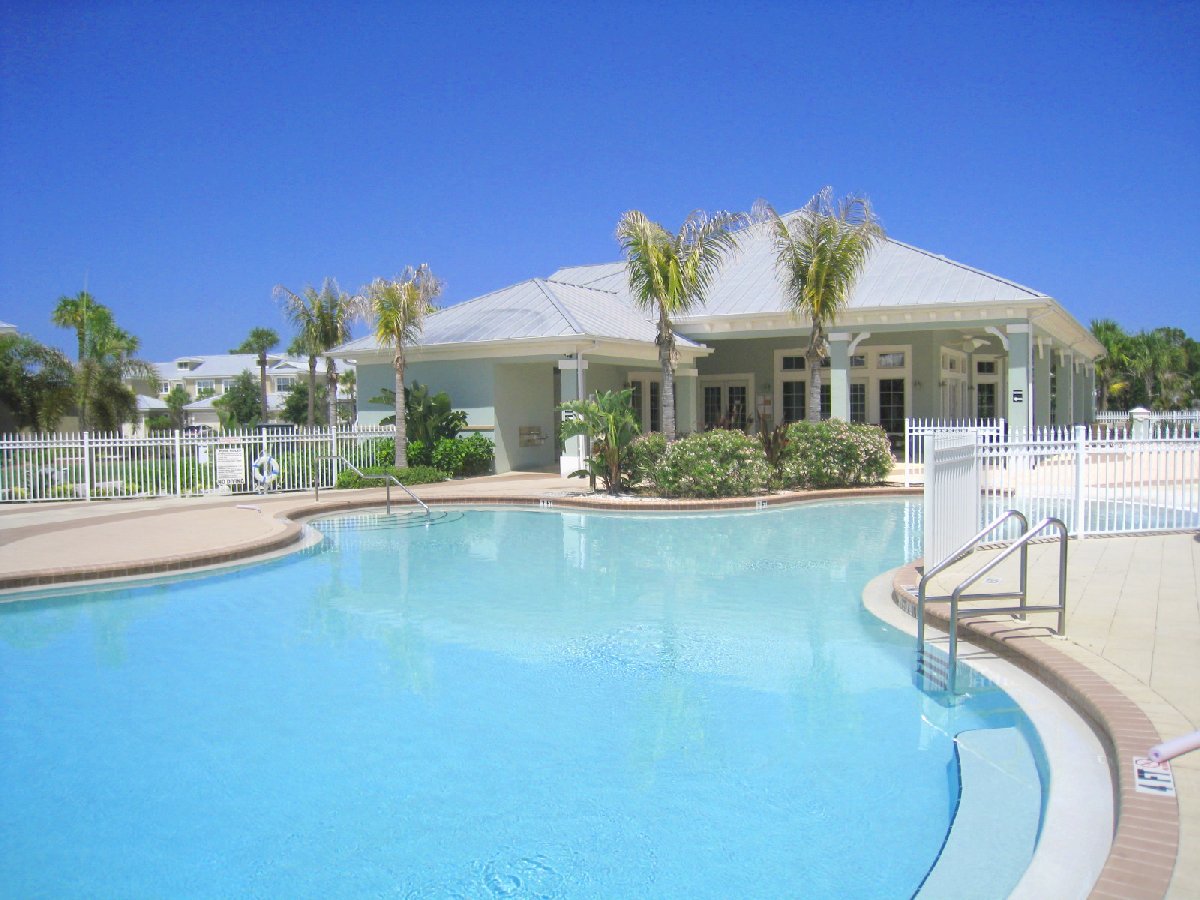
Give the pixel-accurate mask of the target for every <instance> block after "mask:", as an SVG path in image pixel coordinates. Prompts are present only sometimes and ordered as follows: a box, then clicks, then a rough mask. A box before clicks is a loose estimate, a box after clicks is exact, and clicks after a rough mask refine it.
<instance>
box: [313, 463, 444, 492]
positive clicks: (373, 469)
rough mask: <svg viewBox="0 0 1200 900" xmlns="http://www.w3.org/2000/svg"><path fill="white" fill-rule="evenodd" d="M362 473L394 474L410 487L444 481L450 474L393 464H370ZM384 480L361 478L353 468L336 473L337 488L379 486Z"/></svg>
mask: <svg viewBox="0 0 1200 900" xmlns="http://www.w3.org/2000/svg"><path fill="white" fill-rule="evenodd" d="M363 474H364V475H394V476H396V478H398V479H399V480H400V483H401V484H403V485H405V486H407V487H411V486H412V485H414V484H433V483H435V482H438V481H445V480H446V479H447V478H449V477H450V476H449V475H447V474H446V473H445V472H443V471H441V470H440V469H434V468H431V467H429V466H409V467H408V468H407V469H397V468H396V467H395V466H370V467H368V468H366V469H363ZM383 484H384V482H382V481H380V480H379V479H376V478H371V479H363V478H359V477H358V473H357V472H355V471H354V470H353V469H344V470H342V471H341V472H339V473H338V479H337V484H336V485H335V487H338V488H364V487H381V486H382V485H383Z"/></svg>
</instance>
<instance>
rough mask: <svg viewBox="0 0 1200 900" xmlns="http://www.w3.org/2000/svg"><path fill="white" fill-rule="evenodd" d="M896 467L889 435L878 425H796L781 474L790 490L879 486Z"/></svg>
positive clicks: (838, 422)
mask: <svg viewBox="0 0 1200 900" xmlns="http://www.w3.org/2000/svg"><path fill="white" fill-rule="evenodd" d="M894 464H895V460H894V459H893V458H892V450H891V446H890V445H889V443H888V439H887V435H886V434H885V433H884V431H883V429H882V428H880V427H879V426H877V425H859V424H852V423H850V422H843V421H841V420H840V419H829V420H828V421H825V422H793V423H792V424H791V425H790V426H789V427H788V444H787V446H786V447H785V448H784V450H783V453H782V455H781V460H780V464H779V470H778V475H779V482H780V484H781V485H782V486H783V487H789V488H800V487H809V488H824V487H844V486H846V485H857V484H878V483H879V482H881V481H883V479H884V478H886V477H887V475H888V473H889V472H890V471H891V470H892V466H893V465H894Z"/></svg>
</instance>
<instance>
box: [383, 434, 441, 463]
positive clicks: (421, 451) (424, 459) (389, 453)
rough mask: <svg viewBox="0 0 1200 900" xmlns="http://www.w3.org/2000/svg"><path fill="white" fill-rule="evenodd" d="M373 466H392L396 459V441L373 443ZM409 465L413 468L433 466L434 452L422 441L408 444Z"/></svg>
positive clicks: (387, 440) (388, 439) (386, 440)
mask: <svg viewBox="0 0 1200 900" xmlns="http://www.w3.org/2000/svg"><path fill="white" fill-rule="evenodd" d="M371 458H372V460H373V462H372V465H376V466H390V465H391V464H392V460H394V459H395V458H396V439H395V438H381V439H380V440H378V441H372V443H371ZM408 463H409V465H412V466H432V465H433V451H432V450H431V449H430V448H429V447H427V446H426V445H425V444H424V443H422V442H421V441H409V442H408Z"/></svg>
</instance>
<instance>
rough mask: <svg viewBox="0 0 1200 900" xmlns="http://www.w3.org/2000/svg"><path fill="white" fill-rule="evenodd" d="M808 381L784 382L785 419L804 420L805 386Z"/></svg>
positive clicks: (788, 420) (792, 420)
mask: <svg viewBox="0 0 1200 900" xmlns="http://www.w3.org/2000/svg"><path fill="white" fill-rule="evenodd" d="M806 384H807V382H804V381H785V382H784V383H783V395H782V397H783V421H785V422H801V421H803V420H804V388H805V386H806Z"/></svg>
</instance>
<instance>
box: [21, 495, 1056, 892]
mask: <svg viewBox="0 0 1200 900" xmlns="http://www.w3.org/2000/svg"><path fill="white" fill-rule="evenodd" d="M437 515H438V519H437V521H435V522H433V523H432V524H429V525H426V524H424V522H423V521H422V520H421V519H419V518H416V517H413V516H411V515H408V514H405V515H400V516H395V517H387V516H383V515H363V514H359V515H353V516H346V517H342V518H339V519H330V520H325V521H322V522H318V523H316V524H315V527H316V528H318V529H319V530H320V531H321V532H323V534H324V536H325V540H324V541H323V542H322V543H321V544H320V545H318V546H317V547H315V548H314V549H312V550H310V551H306V552H303V553H299V554H294V555H292V556H289V557H286V558H283V559H280V560H277V561H273V562H269V563H262V564H259V565H254V566H249V567H245V568H242V569H238V570H235V571H232V572H228V573H225V574H218V575H210V576H204V577H191V578H178V579H171V580H164V581H162V582H160V583H156V584H152V585H147V586H140V587H126V588H119V589H113V590H107V591H92V592H86V593H79V594H73V595H62V596H54V597H46V598H41V599H30V600H23V601H21V602H19V603H11V604H5V605H0V682H2V683H3V685H4V692H5V697H4V703H3V706H2V708H0V783H2V784H3V786H4V790H3V798H2V799H0V838H2V840H3V844H4V846H5V852H4V854H3V856H2V858H0V884H4V885H6V886H7V888H6V890H11V891H12V892H13V893H14V894H17V895H28V894H55V895H72V894H74V895H84V894H86V895H90V896H95V895H98V894H100V895H105V894H107V895H113V896H117V895H120V896H130V895H151V894H152V895H165V894H177V893H184V894H189V895H196V894H202V895H212V896H218V895H219V896H230V895H244V894H260V895H273V896H284V895H287V896H312V895H326V896H329V895H336V896H359V895H364V894H367V895H372V894H398V895H400V896H409V897H425V896H429V897H445V896H466V897H475V896H479V897H494V896H584V897H593V896H594V897H615V896H687V897H704V896H713V897H719V896H724V897H727V896H741V897H750V896H780V895H782V894H794V895H805V896H839V897H851V896H859V897H898V896H910V895H911V894H912V893H913V892H914V891H915V890H917V888H918V887H919V886H920V885H921V884H922V882H923V880H924V879H925V877H926V875H927V873H928V872H929V869H930V867H931V865H932V864H933V863H934V861H935V859H936V858H937V857H938V854H939V852H940V851H941V848H942V845H943V843H944V841H945V839H946V834H947V829H948V827H949V824H950V821H951V817H952V815H953V812H954V808H955V804H956V802H957V798H958V791H959V784H958V774H957V773H958V767H957V765H956V757H955V752H956V751H955V745H954V740H953V739H954V737H955V736H956V735H958V734H961V733H964V732H975V731H998V730H1001V729H1012V728H1013V727H1014V726H1018V728H1017V730H1018V731H1019V732H1022V733H1024V731H1026V730H1027V729H1026V724H1025V723H1024V722H1023V720H1022V715H1021V713H1020V712H1019V711H1017V710H1016V709H1014V708H1013V704H1012V703H1011V702H1009V701H1008V700H1007V698H1006V697H1005V696H1004V695H1003V694H1002V693H1000V692H998V691H995V690H981V691H977V692H976V693H975V694H973V695H968V696H967V697H966V698H965V699H964V700H963V701H962V702H959V703H957V704H954V705H949V704H943V703H939V702H938V698H931V697H930V696H928V695H926V694H923V693H922V692H920V691H918V690H916V689H915V688H914V687H913V685H912V645H911V641H910V639H909V638H907V637H904V636H902V635H900V634H898V633H897V632H895V631H893V630H892V629H890V628H889V627H887V626H885V625H883V624H882V623H880V622H879V621H878V620H876V619H874V618H873V617H871V616H870V615H869V614H868V613H866V612H865V611H864V610H863V609H862V606H861V603H860V599H859V598H860V595H861V592H862V589H863V586H864V584H865V583H866V581H867V580H868V578H870V577H871V576H873V575H875V574H877V573H878V572H880V571H883V570H885V569H888V568H890V567H893V566H896V565H899V564H900V563H901V562H904V561H905V560H906V559H908V558H912V556H914V555H917V552H918V549H917V548H916V547H915V545H914V542H916V541H919V535H920V531H921V529H920V521H919V507H917V506H915V505H913V504H909V503H906V502H904V501H865V502H864V501H856V502H846V503H824V504H816V505H811V506H797V507H790V508H782V509H772V510H764V511H757V512H752V513H726V514H702V515H676V514H652V515H641V516H637V515H619V514H599V513H586V514H585V513H572V512H563V511H557V510H556V511H534V510H527V509H514V508H507V509H472V510H451V511H439V512H438V513H437ZM1034 743H1036V742H1034ZM1031 752H1032V753H1034V754H1035V755H1036V754H1037V752H1038V751H1037V749H1036V747H1032V748H1031ZM1035 788H1037V786H1036V785H1035ZM1012 871H1013V872H1017V873H1019V871H1020V860H1017V865H1016V867H1015V868H1013V869H1012ZM1014 877H1015V876H1014ZM992 887H993V888H994V889H995V891H996V892H997V894H996V895H997V896H1003V895H1004V894H1005V893H1007V889H1008V887H1011V883H1009V884H1004V883H996V884H994V885H992Z"/></svg>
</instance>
